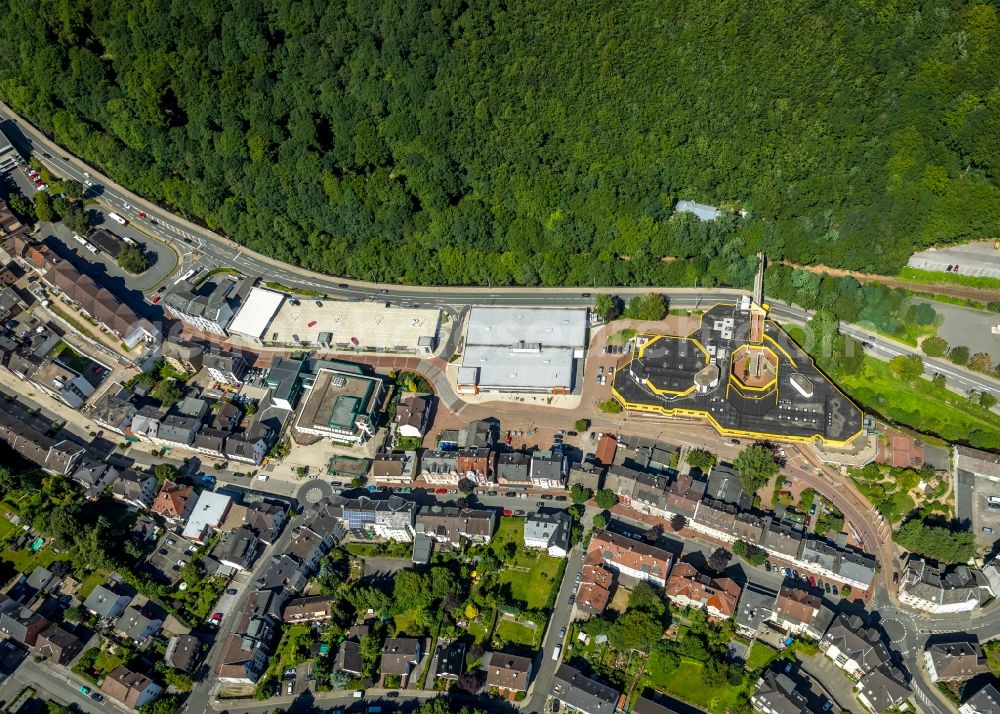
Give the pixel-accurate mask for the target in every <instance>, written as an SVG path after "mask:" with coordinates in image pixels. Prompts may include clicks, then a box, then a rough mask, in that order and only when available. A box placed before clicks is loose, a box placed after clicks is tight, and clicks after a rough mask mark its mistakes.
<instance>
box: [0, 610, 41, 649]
mask: <svg viewBox="0 0 1000 714" xmlns="http://www.w3.org/2000/svg"><path fill="white" fill-rule="evenodd" d="M49 624H50V623H49V621H48V620H46V619H45V618H44V617H42V616H41V615H39V614H38V613H37V612H35V611H34V610H32V609H31V608H30V607H23V606H22V607H13V608H10V609H8V610H5V611H4V612H3V613H0V632H2V633H3V634H4V636H5V637H6V638H7V639H9V640H14V641H15V642H18V643H20V644H22V645H26V646H28V647H34V646H35V644H36V643H37V642H38V636H39V635H40V634H41V633H42V632H44V631H45V630H46V629H47V628H48V626H49Z"/></svg>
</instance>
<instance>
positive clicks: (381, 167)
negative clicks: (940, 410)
mask: <svg viewBox="0 0 1000 714" xmlns="http://www.w3.org/2000/svg"><path fill="white" fill-rule="evenodd" d="M6 7H7V12H6V17H5V22H4V23H2V25H0V33H2V34H3V40H4V47H5V50H6V51H5V52H4V53H3V54H2V56H0V98H2V99H3V100H4V101H7V102H8V103H10V104H11V105H12V106H13V107H14V108H15V109H16V110H17V111H19V112H22V113H24V114H25V115H26V116H27V117H28V118H29V119H30V120H31V121H32V122H34V123H36V124H37V125H39V126H41V127H42V128H43V129H45V130H46V131H48V132H49V133H51V134H52V135H53V136H54V137H55V138H56V139H57V140H58V141H59V142H60V143H62V144H63V145H65V146H66V147H68V149H69V150H70V151H72V152H74V153H77V154H79V155H80V156H82V157H84V158H86V159H87V160H89V161H92V162H94V163H96V164H97V165H99V166H101V167H103V169H104V170H105V171H106V172H107V173H109V174H110V175H111V176H113V177H114V178H115V179H117V180H118V181H120V182H121V183H123V184H125V185H127V186H129V187H131V188H133V189H135V190H136V191H138V192H140V193H142V194H144V195H146V196H148V197H150V198H153V199H156V200H158V201H161V202H163V203H165V204H168V205H170V206H172V207H174V208H175V209H176V210H178V211H180V212H182V213H184V214H185V215H187V216H189V217H191V218H196V219H198V220H201V221H203V222H204V223H206V224H207V225H208V226H210V227H211V228H213V229H217V230H220V231H222V232H224V233H226V234H228V235H230V236H232V237H234V238H236V239H237V240H239V241H240V242H242V243H245V244H246V245H248V246H250V247H252V248H254V249H256V250H259V251H261V252H264V253H267V254H269V255H273V256H275V257H277V258H280V259H283V260H287V261H292V262H296V263H299V264H302V265H304V266H307V267H310V268H315V269H318V270H322V271H326V272H329V273H334V274H343V275H351V276H357V277H363V278H370V279H378V280H400V281H409V282H424V283H483V284H486V283H488V282H491V283H493V284H500V283H515V284H525V285H538V284H541V285H560V284H575V285H594V284H596V285H601V284H604V285H608V284H641V283H656V284H692V283H694V282H695V281H701V282H707V283H708V284H714V283H718V282H723V283H730V284H737V285H743V284H746V283H747V281H748V280H749V278H750V275H751V274H752V269H753V265H752V264H751V263H748V262H747V261H745V260H743V259H742V258H743V257H744V256H748V255H752V253H753V252H754V251H756V250H758V249H760V248H764V249H766V250H767V252H768V255H769V256H770V257H771V258H772V259H777V258H785V259H787V260H790V261H793V262H799V263H825V264H829V265H833V266H839V267H846V268H852V269H859V270H865V271H876V272H895V271H897V270H898V269H899V268H900V267H901V266H902V265H903V264H904V262H905V260H906V257H907V256H908V255H909V254H910V253H911V252H912V251H913V250H914V249H917V248H920V247H922V246H925V245H928V244H931V243H933V242H947V241H955V240H960V239H967V238H971V237H976V236H992V235H994V234H996V232H997V230H998V227H1000V188H998V180H1000V90H998V78H1000V41H998V38H1000V24H998V18H997V8H996V5H995V4H993V3H987V2H983V3H980V4H974V3H971V2H962V1H960V0H928V1H926V2H920V1H915V0H897V1H896V2H880V1H878V0H828V1H824V2H805V1H804V0H776V1H775V2H764V3H749V4H748V3H745V2H736V1H735V0H721V1H719V0H684V1H683V2H681V1H678V0H667V1H666V2H664V1H663V0H656V1H654V0H633V1H632V2H627V3H622V2H615V1H614V0H593V1H592V2H588V3H578V2H569V1H568V0H549V1H548V2H541V3H539V2H528V1H526V0H509V1H508V2H500V1H498V0H484V2H476V3H465V2H460V1H459V0H428V1H425V2H414V1H413V0H369V1H368V2H354V1H351V2H329V1H328V0H300V1H294V2H293V1H291V0H185V1H184V2H179V1H176V0H175V1H174V2H144V3H139V2H127V1H125V0H10V2H9V3H8V5H7V6H6ZM682 198H687V199H694V200H701V201H703V202H707V203H711V204H716V205H721V206H723V207H726V208H728V209H730V211H732V212H731V213H729V214H728V215H727V216H726V217H724V218H723V219H721V220H719V221H717V222H715V223H711V224H704V223H703V224H699V223H697V222H695V221H694V219H692V218H690V217H687V216H685V217H680V216H674V217H671V214H672V210H673V206H674V204H675V203H676V201H677V200H678V199H682ZM741 209H745V210H746V211H747V215H746V216H743V217H741V216H740V215H739V213H738V211H739V210H741ZM663 256H672V257H677V258H684V259H686V260H679V261H674V262H666V261H663V260H661V257H663Z"/></svg>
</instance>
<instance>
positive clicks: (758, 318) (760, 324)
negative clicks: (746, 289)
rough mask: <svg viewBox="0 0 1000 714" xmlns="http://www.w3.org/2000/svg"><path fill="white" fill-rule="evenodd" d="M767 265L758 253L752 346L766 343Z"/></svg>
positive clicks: (751, 309) (751, 324) (751, 319)
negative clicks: (765, 295)
mask: <svg viewBox="0 0 1000 714" xmlns="http://www.w3.org/2000/svg"><path fill="white" fill-rule="evenodd" d="M766 263H767V261H766V259H765V258H764V253H763V252H761V253H758V254H757V274H756V275H755V276H754V279H753V300H752V301H751V302H750V344H751V345H759V344H763V342H764V320H765V319H766V318H767V305H765V304H764V266H765V265H766Z"/></svg>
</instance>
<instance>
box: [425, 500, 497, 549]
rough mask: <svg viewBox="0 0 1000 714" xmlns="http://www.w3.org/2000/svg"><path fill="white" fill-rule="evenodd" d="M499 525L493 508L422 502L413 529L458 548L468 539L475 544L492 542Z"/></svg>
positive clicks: (438, 541)
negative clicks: (491, 539)
mask: <svg viewBox="0 0 1000 714" xmlns="http://www.w3.org/2000/svg"><path fill="white" fill-rule="evenodd" d="M495 528H496V513H495V512H494V511H487V510H479V509H472V508H455V507H453V506H437V505H434V506H421V508H420V511H419V512H418V513H417V516H416V520H415V523H414V526H413V530H414V532H415V533H417V534H425V535H427V536H429V537H430V538H432V539H433V540H434V541H436V542H437V543H443V544H446V545H449V546H451V547H452V548H458V547H460V546H461V545H462V540H463V539H465V540H467V541H469V542H470V543H473V544H477V545H479V544H483V543H489V541H490V538H492V537H493V531H494V529H495Z"/></svg>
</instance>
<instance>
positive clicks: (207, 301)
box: [163, 279, 233, 337]
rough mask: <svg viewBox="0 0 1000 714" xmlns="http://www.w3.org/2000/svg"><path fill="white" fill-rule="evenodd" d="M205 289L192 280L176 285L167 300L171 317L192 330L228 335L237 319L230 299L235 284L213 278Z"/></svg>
mask: <svg viewBox="0 0 1000 714" xmlns="http://www.w3.org/2000/svg"><path fill="white" fill-rule="evenodd" d="M206 286H207V287H208V288H210V289H209V290H202V289H200V287H198V286H195V285H194V284H193V283H191V282H189V281H186V280H185V281H182V282H179V283H176V284H175V285H174V286H173V288H172V289H171V290H170V292H168V293H167V295H166V297H164V299H163V308H164V309H165V310H166V312H167V315H169V316H170V317H172V318H174V319H175V320H180V321H181V322H183V323H184V324H185V325H187V326H188V327H190V328H191V329H194V330H198V331H200V332H208V333H211V334H213V335H219V336H220V337H225V336H226V327H228V326H229V323H230V322H232V320H233V308H232V306H231V305H230V304H229V301H228V300H227V299H226V296H227V294H228V292H229V290H231V289H232V282H231V281H229V280H220V281H218V282H216V281H214V280H211V279H209V281H208V282H207V283H206Z"/></svg>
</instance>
